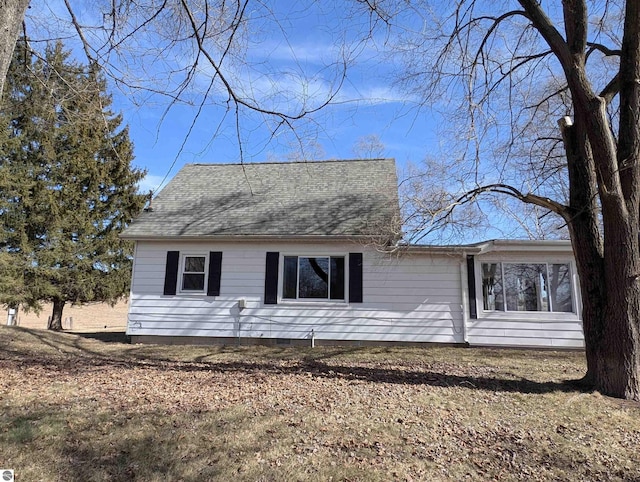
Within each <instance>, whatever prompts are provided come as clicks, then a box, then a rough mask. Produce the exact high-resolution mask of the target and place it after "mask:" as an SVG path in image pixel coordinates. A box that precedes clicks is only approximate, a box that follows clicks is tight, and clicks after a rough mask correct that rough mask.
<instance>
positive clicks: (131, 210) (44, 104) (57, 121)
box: [0, 41, 144, 330]
mask: <svg viewBox="0 0 640 482" xmlns="http://www.w3.org/2000/svg"><path fill="white" fill-rule="evenodd" d="M110 104H111V98H110V96H109V95H108V94H107V93H106V82H105V80H104V78H103V77H102V76H101V75H100V72H99V70H98V68H97V67H96V66H90V67H86V66H82V65H80V64H78V63H76V62H73V61H71V60H70V59H69V52H66V51H65V50H64V49H63V46H62V44H61V43H59V42H58V43H56V44H53V45H49V46H48V47H47V48H46V50H45V52H44V54H43V56H42V57H37V56H36V55H34V54H33V53H32V52H31V51H30V50H29V48H28V47H27V44H26V43H25V42H24V41H19V42H18V47H17V48H16V52H15V54H14V57H13V62H12V64H11V66H10V69H9V74H8V76H7V83H6V84H5V92H4V95H3V99H2V108H1V109H0V126H1V127H2V133H0V215H1V217H2V224H1V228H0V229H1V231H0V302H2V303H4V304H6V305H9V306H17V305H18V304H22V305H24V306H25V307H27V308H36V309H38V308H39V306H40V303H41V302H43V301H47V302H51V303H53V313H52V315H51V318H50V322H49V326H48V328H49V329H52V330H60V329H62V310H63V308H64V306H65V304H66V303H72V304H76V303H86V302H92V301H106V302H110V303H114V302H115V301H117V299H118V298H120V297H122V296H124V295H126V294H127V292H128V289H129V282H130V275H131V246H130V244H128V243H127V242H125V241H122V240H120V239H119V237H118V234H119V232H120V231H121V230H122V229H123V228H124V227H125V226H126V224H127V223H128V222H129V221H130V220H131V218H132V217H133V216H134V215H135V214H136V213H138V212H139V211H140V210H141V209H142V207H143V205H144V196H142V195H139V194H137V183H138V182H139V181H140V179H141V178H142V177H143V176H144V172H143V171H142V170H140V169H136V168H132V166H131V161H132V160H133V145H132V143H131V141H130V140H129V134H128V129H127V128H126V127H124V128H121V123H122V117H121V116H120V115H114V114H113V113H112V112H111V111H110V110H109V106H110Z"/></svg>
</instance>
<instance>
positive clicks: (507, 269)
mask: <svg viewBox="0 0 640 482" xmlns="http://www.w3.org/2000/svg"><path fill="white" fill-rule="evenodd" d="M482 298H483V308H484V309H485V311H548V312H549V311H550V312H564V313H571V312H573V311H574V303H573V297H572V283H571V269H570V266H569V264H563V263H553V264H552V263H482Z"/></svg>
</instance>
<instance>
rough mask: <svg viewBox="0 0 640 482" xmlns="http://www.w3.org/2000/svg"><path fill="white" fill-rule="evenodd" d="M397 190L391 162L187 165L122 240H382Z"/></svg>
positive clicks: (395, 214) (393, 218) (393, 217)
mask: <svg viewBox="0 0 640 482" xmlns="http://www.w3.org/2000/svg"><path fill="white" fill-rule="evenodd" d="M397 190H398V185H397V177H396V170H395V162H394V160H393V159H375V160H349V161H321V162H282V163H253V164H187V165H185V166H184V167H183V168H182V169H181V170H180V172H178V174H177V175H176V176H175V177H174V178H173V179H172V180H171V182H169V184H167V186H166V187H165V188H164V189H163V190H162V191H161V192H160V193H159V194H158V196H157V197H156V198H155V199H154V200H153V210H152V211H146V212H143V213H142V214H141V215H140V216H138V217H137V218H136V219H135V220H134V221H133V222H132V223H131V225H130V226H129V227H128V228H127V229H126V230H125V231H124V233H123V237H126V238H130V239H136V238H148V237H160V238H161V237H177V236H186V237H209V236H211V237H215V236H363V235H364V236H367V235H377V234H381V233H382V232H384V231H385V230H388V229H389V227H390V226H391V225H392V224H393V223H394V222H396V223H397V220H398V219H399V207H398V193H397Z"/></svg>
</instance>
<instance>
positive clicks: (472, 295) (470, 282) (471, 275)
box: [467, 255, 478, 319]
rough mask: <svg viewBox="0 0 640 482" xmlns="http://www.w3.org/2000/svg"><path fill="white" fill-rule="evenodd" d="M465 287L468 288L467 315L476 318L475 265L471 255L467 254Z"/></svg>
mask: <svg viewBox="0 0 640 482" xmlns="http://www.w3.org/2000/svg"><path fill="white" fill-rule="evenodd" d="M467 287H468V288H469V290H468V291H469V316H470V317H471V318H472V319H477V318H478V309H477V307H476V265H475V263H474V262H473V256H471V255H467Z"/></svg>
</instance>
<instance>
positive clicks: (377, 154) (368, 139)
mask: <svg viewBox="0 0 640 482" xmlns="http://www.w3.org/2000/svg"><path fill="white" fill-rule="evenodd" d="M352 150H353V154H354V155H355V156H356V157H359V158H361V159H380V158H383V157H385V151H386V148H385V145H384V143H383V142H382V140H381V139H380V136H379V135H377V134H369V135H366V136H362V137H360V138H359V139H358V140H357V141H356V142H355V143H354V144H353V148H352Z"/></svg>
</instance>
